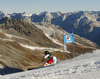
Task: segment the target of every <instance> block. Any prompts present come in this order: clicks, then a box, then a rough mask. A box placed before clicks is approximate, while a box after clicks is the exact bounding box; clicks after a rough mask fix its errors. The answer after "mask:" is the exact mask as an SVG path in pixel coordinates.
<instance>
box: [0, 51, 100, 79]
mask: <svg viewBox="0 0 100 79" xmlns="http://www.w3.org/2000/svg"><path fill="white" fill-rule="evenodd" d="M0 79H100V50H94V51H93V52H92V53H88V54H84V55H81V56H78V57H76V58H74V59H71V60H66V61H62V62H60V63H58V64H56V65H55V66H50V67H43V68H38V69H33V70H29V71H23V72H19V73H14V74H9V75H4V76H1V75H0Z"/></svg>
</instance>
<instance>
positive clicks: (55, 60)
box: [42, 51, 57, 66]
mask: <svg viewBox="0 0 100 79" xmlns="http://www.w3.org/2000/svg"><path fill="white" fill-rule="evenodd" d="M46 58H49V60H48V61H47V62H46V63H45V64H44V66H47V65H51V64H56V63H57V58H56V57H55V56H53V54H51V53H50V52H49V51H45V56H44V57H43V60H42V62H43V61H44V60H45V59H46Z"/></svg>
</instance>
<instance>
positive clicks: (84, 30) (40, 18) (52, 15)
mask: <svg viewBox="0 0 100 79" xmlns="http://www.w3.org/2000/svg"><path fill="white" fill-rule="evenodd" d="M25 14H26V15H27V13H25ZM28 15H29V14H28ZM10 17H12V18H16V19H22V20H26V21H28V22H30V23H31V22H35V23H36V22H47V23H50V24H54V25H59V26H60V27H61V28H62V29H64V30H66V31H67V32H69V33H71V31H72V29H74V33H75V34H77V35H79V36H81V37H84V38H86V39H89V40H91V41H93V42H95V43H97V44H98V45H100V42H99V40H98V39H99V37H100V32H99V29H100V11H75V12H69V13H62V12H47V11H45V12H41V13H38V14H37V13H34V14H31V15H30V16H25V15H24V14H23V13H16V14H11V15H10Z"/></svg>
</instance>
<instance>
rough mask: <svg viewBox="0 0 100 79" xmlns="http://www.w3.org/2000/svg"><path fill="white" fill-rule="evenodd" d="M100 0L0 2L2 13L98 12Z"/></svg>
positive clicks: (10, 0)
mask: <svg viewBox="0 0 100 79" xmlns="http://www.w3.org/2000/svg"><path fill="white" fill-rule="evenodd" d="M99 6H100V0H0V11H3V12H4V13H14V12H17V13H22V12H27V13H36V12H43V11H48V12H55V11H61V12H64V13H67V12H73V11H80V10H81V11H85V10H88V11H100V7H99Z"/></svg>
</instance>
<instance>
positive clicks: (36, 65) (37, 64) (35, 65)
mask: <svg viewBox="0 0 100 79" xmlns="http://www.w3.org/2000/svg"><path fill="white" fill-rule="evenodd" d="M40 63H41V62H40ZM40 63H37V64H35V65H34V66H33V67H35V66H37V65H39V64H40Z"/></svg>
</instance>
